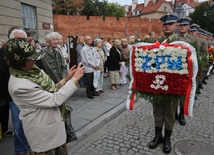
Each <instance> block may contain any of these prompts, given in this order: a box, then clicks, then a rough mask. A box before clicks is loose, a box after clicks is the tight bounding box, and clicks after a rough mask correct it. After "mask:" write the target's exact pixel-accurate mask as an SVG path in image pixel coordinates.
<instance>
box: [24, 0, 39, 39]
mask: <svg viewBox="0 0 214 155" xmlns="http://www.w3.org/2000/svg"><path fill="white" fill-rule="evenodd" d="M21 7H22V19H23V27H24V30H28V31H31V33H32V35H33V39H36V38H37V20H36V8H35V7H33V6H30V5H26V4H21Z"/></svg>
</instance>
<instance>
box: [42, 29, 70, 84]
mask: <svg viewBox="0 0 214 155" xmlns="http://www.w3.org/2000/svg"><path fill="white" fill-rule="evenodd" d="M45 40H46V43H47V45H48V46H47V47H45V48H44V49H43V50H44V52H45V56H44V57H43V58H42V59H41V62H42V66H43V67H44V68H43V69H44V71H45V73H46V74H48V75H49V76H50V78H51V79H52V80H53V81H54V82H55V83H57V82H59V81H60V80H61V79H62V78H65V77H66V75H67V67H66V65H65V63H64V58H63V57H62V55H61V54H60V52H59V51H58V47H57V46H58V43H59V42H58V36H57V33H56V32H51V33H49V34H47V35H46V36H45Z"/></svg>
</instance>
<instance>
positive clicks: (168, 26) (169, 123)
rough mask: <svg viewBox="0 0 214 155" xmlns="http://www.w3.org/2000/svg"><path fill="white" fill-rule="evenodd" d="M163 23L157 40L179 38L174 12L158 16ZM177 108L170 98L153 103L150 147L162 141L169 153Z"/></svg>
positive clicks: (174, 39)
mask: <svg viewBox="0 0 214 155" xmlns="http://www.w3.org/2000/svg"><path fill="white" fill-rule="evenodd" d="M160 20H161V21H162V24H163V32H164V36H160V37H158V40H159V42H163V41H167V42H173V41H176V40H180V38H179V37H178V36H176V35H175V30H176V28H177V20H178V17H177V16H176V15H174V14H170V13H167V14H166V15H164V16H162V17H161V18H160ZM176 108H177V102H173V101H172V100H171V99H168V98H164V99H162V100H160V101H159V102H158V103H154V104H153V115H154V119H155V137H154V139H153V140H152V141H151V142H150V143H149V148H150V149H155V148H156V147H157V146H158V144H160V143H163V152H164V153H166V154H169V153H170V152H171V142H170V137H171V134H172V129H173V126H174V122H175V112H176ZM163 125H164V126H165V135H164V138H163V136H162V128H163Z"/></svg>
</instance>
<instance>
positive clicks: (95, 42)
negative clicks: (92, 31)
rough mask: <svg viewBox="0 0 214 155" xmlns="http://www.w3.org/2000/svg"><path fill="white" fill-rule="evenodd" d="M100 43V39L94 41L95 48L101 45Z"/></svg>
mask: <svg viewBox="0 0 214 155" xmlns="http://www.w3.org/2000/svg"><path fill="white" fill-rule="evenodd" d="M101 42H102V39H100V38H97V39H95V40H94V46H97V44H99V43H101Z"/></svg>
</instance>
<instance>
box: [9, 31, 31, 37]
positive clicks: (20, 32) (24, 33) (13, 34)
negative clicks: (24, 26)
mask: <svg viewBox="0 0 214 155" xmlns="http://www.w3.org/2000/svg"><path fill="white" fill-rule="evenodd" d="M15 33H19V34H23V35H24V36H25V38H27V33H26V32H25V31H24V30H21V29H14V30H13V31H12V32H11V33H10V35H9V39H13V38H15Z"/></svg>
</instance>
